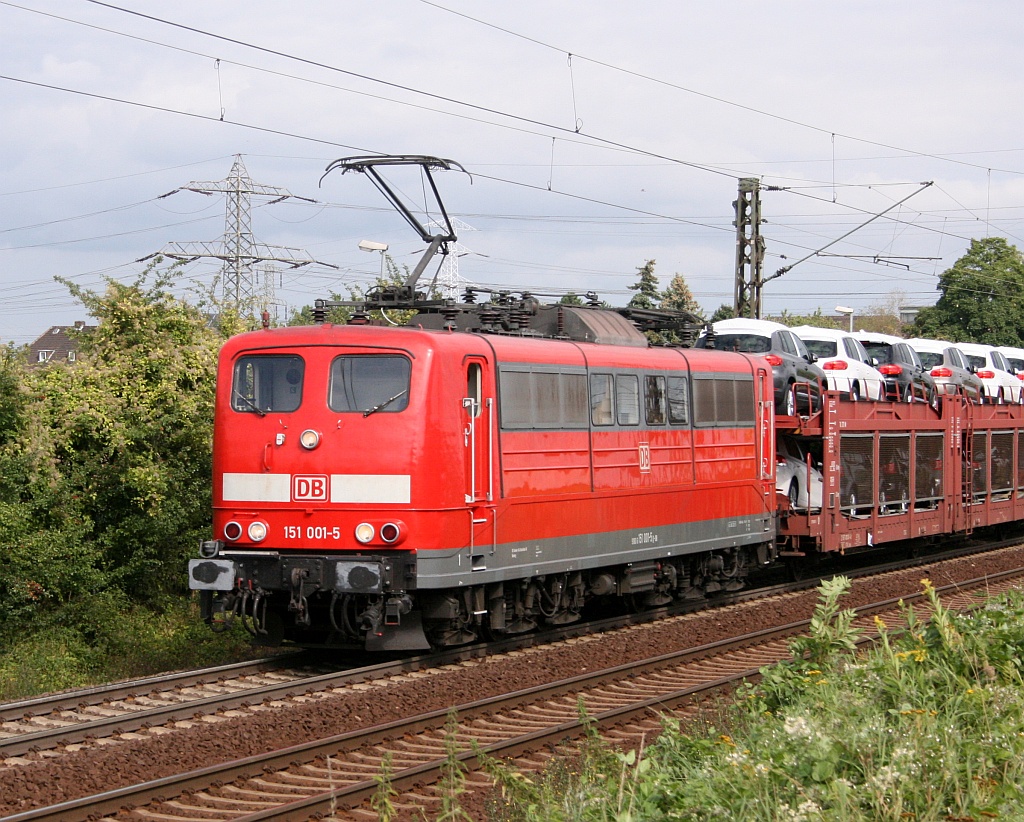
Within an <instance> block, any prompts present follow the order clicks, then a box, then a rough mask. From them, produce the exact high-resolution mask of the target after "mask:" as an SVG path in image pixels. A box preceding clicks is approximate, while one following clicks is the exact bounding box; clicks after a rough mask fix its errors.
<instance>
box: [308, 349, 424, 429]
mask: <svg viewBox="0 0 1024 822" xmlns="http://www.w3.org/2000/svg"><path fill="white" fill-rule="evenodd" d="M411 371H412V366H411V365H410V363H409V360H408V359H406V358H405V357H399V356H383V355H377V354H362V355H353V356H345V357H338V358H336V359H335V360H334V362H332V363H331V384H330V387H329V389H328V392H329V393H328V401H327V404H328V405H329V406H330V408H331V410H332V411H359V412H362V413H363V414H364V415H365V414H369V413H370V412H374V411H379V412H380V413H382V414H383V413H389V412H395V411H404V410H405V408H406V406H407V405H408V404H409V374H410V372H411Z"/></svg>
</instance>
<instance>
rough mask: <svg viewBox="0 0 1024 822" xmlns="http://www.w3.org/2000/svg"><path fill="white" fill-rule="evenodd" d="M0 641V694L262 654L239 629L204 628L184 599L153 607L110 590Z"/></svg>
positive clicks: (9, 696) (0, 697)
mask: <svg viewBox="0 0 1024 822" xmlns="http://www.w3.org/2000/svg"><path fill="white" fill-rule="evenodd" d="M4 645H5V647H3V648H2V649H0V701H11V700H15V699H22V698H25V697H30V696H35V695H37V694H41V693H48V692H52V691H61V690H65V689H68V688H80V687H85V686H89V685H95V684H99V683H103V682H111V681H115V680H120V679H133V678H136V677H142V676H148V675H152V674H159V673H163V672H165V671H173V670H179V669H186V668H199V667H203V666H206V665H216V664H220V663H227V662H235V661H238V660H241V659H248V658H252V657H254V656H260V655H262V653H261V650H260V649H256V648H254V647H252V646H251V645H250V643H249V642H248V635H247V634H245V633H244V632H242V631H241V630H238V631H234V632H229V633H227V634H214V633H213V632H212V631H210V629H209V628H208V627H207V626H206V625H204V624H203V622H202V620H201V619H200V618H199V613H198V608H197V607H196V605H195V603H193V602H191V601H189V600H182V599H180V598H168V600H167V601H166V602H164V603H161V607H159V608H157V609H153V608H146V607H143V606H139V605H131V604H130V603H128V602H127V600H125V599H123V598H117V597H113V596H112V595H110V594H102V595H99V596H98V597H96V598H93V599H92V600H91V601H90V602H89V603H88V605H87V606H81V607H78V608H75V609H74V610H73V611H72V609H71V608H70V607H69V608H66V609H65V610H63V611H61V612H57V613H55V614H53V615H52V616H51V617H50V618H49V619H48V620H46V621H42V622H41V623H40V624H39V625H38V627H37V629H36V630H35V631H33V632H32V633H30V634H25V635H23V636H19V637H14V638H10V639H8V640H7V641H6V642H5V644H4ZM265 651H266V649H262V652H265Z"/></svg>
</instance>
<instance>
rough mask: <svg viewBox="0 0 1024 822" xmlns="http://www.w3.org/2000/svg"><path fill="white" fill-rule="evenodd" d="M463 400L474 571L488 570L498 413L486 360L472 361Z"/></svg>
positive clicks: (492, 537)
mask: <svg viewBox="0 0 1024 822" xmlns="http://www.w3.org/2000/svg"><path fill="white" fill-rule="evenodd" d="M465 368H466V393H465V396H464V397H463V399H462V409H463V442H464V445H465V450H466V456H465V466H466V471H465V482H466V488H465V498H466V505H467V506H468V508H469V511H470V519H471V522H470V533H471V542H470V555H471V564H472V568H473V570H474V571H477V570H481V571H482V570H484V569H485V568H486V567H487V557H488V556H490V555H491V554H493V552H494V544H495V528H496V522H495V519H494V498H495V494H494V462H495V439H496V436H497V433H496V430H495V429H496V427H497V409H496V408H495V404H494V389H493V385H494V380H493V375H492V373H491V370H490V368H489V367H488V363H487V361H486V360H484V359H483V358H476V357H473V358H468V359H467V360H466V362H465Z"/></svg>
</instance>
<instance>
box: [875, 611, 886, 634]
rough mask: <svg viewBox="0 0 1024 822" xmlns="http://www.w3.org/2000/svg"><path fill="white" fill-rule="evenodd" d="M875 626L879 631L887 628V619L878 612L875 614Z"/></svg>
mask: <svg viewBox="0 0 1024 822" xmlns="http://www.w3.org/2000/svg"><path fill="white" fill-rule="evenodd" d="M875 627H876V628H877V629H878V630H879V631H884V630H885V621H884V620H883V619H882V618H881V617H880V616H879V615H878V614H875Z"/></svg>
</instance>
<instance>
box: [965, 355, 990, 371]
mask: <svg viewBox="0 0 1024 822" xmlns="http://www.w3.org/2000/svg"><path fill="white" fill-rule="evenodd" d="M964 356H965V357H967V362H969V363H970V364H971V365H972V366H974V367H975V368H984V367H985V358H984V357H979V356H978V355H977V354H964Z"/></svg>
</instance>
